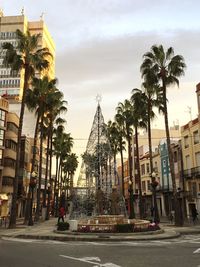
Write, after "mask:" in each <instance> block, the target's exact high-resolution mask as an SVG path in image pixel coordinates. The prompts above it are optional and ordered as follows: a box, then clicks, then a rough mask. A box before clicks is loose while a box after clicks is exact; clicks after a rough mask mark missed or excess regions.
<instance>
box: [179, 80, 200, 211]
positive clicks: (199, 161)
mask: <svg viewBox="0 0 200 267" xmlns="http://www.w3.org/2000/svg"><path fill="white" fill-rule="evenodd" d="M196 96H197V105H198V117H197V118H195V119H194V120H191V121H189V122H188V123H187V124H185V125H184V126H182V127H181V140H182V155H183V167H184V172H183V177H184V181H185V191H186V193H187V194H186V209H187V214H191V211H192V209H194V208H195V207H196V208H197V210H198V211H199V212H200V83H199V84H197V86H196Z"/></svg>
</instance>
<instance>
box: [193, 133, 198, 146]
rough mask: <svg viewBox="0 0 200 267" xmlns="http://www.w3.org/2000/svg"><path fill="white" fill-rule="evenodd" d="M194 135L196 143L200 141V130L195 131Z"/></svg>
mask: <svg viewBox="0 0 200 267" xmlns="http://www.w3.org/2000/svg"><path fill="white" fill-rule="evenodd" d="M193 137H194V144H198V143H199V132H198V130H197V131H195V132H193Z"/></svg>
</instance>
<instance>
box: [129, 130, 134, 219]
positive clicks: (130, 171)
mask: <svg viewBox="0 0 200 267" xmlns="http://www.w3.org/2000/svg"><path fill="white" fill-rule="evenodd" d="M127 137H128V138H127V141H128V161H129V177H130V182H131V184H130V185H129V194H130V198H129V205H130V215H129V218H130V219H133V218H135V211H134V203H133V201H134V197H133V166H132V157H131V138H130V133H129V130H127Z"/></svg>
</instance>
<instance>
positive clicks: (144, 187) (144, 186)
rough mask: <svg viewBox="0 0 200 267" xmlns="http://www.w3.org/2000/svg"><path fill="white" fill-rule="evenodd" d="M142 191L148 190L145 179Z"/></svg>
mask: <svg viewBox="0 0 200 267" xmlns="http://www.w3.org/2000/svg"><path fill="white" fill-rule="evenodd" d="M142 191H146V183H145V181H142Z"/></svg>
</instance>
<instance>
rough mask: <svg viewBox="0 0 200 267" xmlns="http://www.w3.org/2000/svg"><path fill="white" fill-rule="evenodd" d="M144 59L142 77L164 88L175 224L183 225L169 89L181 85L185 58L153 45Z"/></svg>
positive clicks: (170, 50) (172, 51)
mask: <svg viewBox="0 0 200 267" xmlns="http://www.w3.org/2000/svg"><path fill="white" fill-rule="evenodd" d="M143 57H144V61H143V63H142V65H141V67H140V70H141V73H142V77H144V80H145V81H148V78H149V75H151V77H152V76H153V77H155V79H156V80H157V81H158V82H159V83H160V86H161V88H162V96H163V106H164V119H165V130H166V137H167V148H168V155H169V165H170V172H171V177H172V185H173V196H174V205H175V224H176V225H181V224H182V222H181V220H180V218H181V216H180V210H179V205H178V199H177V190H176V180H175V173H174V161H173V153H172V150H171V146H170V132H169V124H168V109H167V87H169V86H171V85H179V80H178V78H179V77H181V76H182V75H184V70H185V68H186V65H185V62H184V58H183V57H182V56H181V55H174V49H173V48H172V47H169V48H168V49H167V50H166V51H165V50H164V48H163V46H162V45H158V46H157V45H153V46H152V47H151V50H150V52H147V53H146V54H144V56H143Z"/></svg>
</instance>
